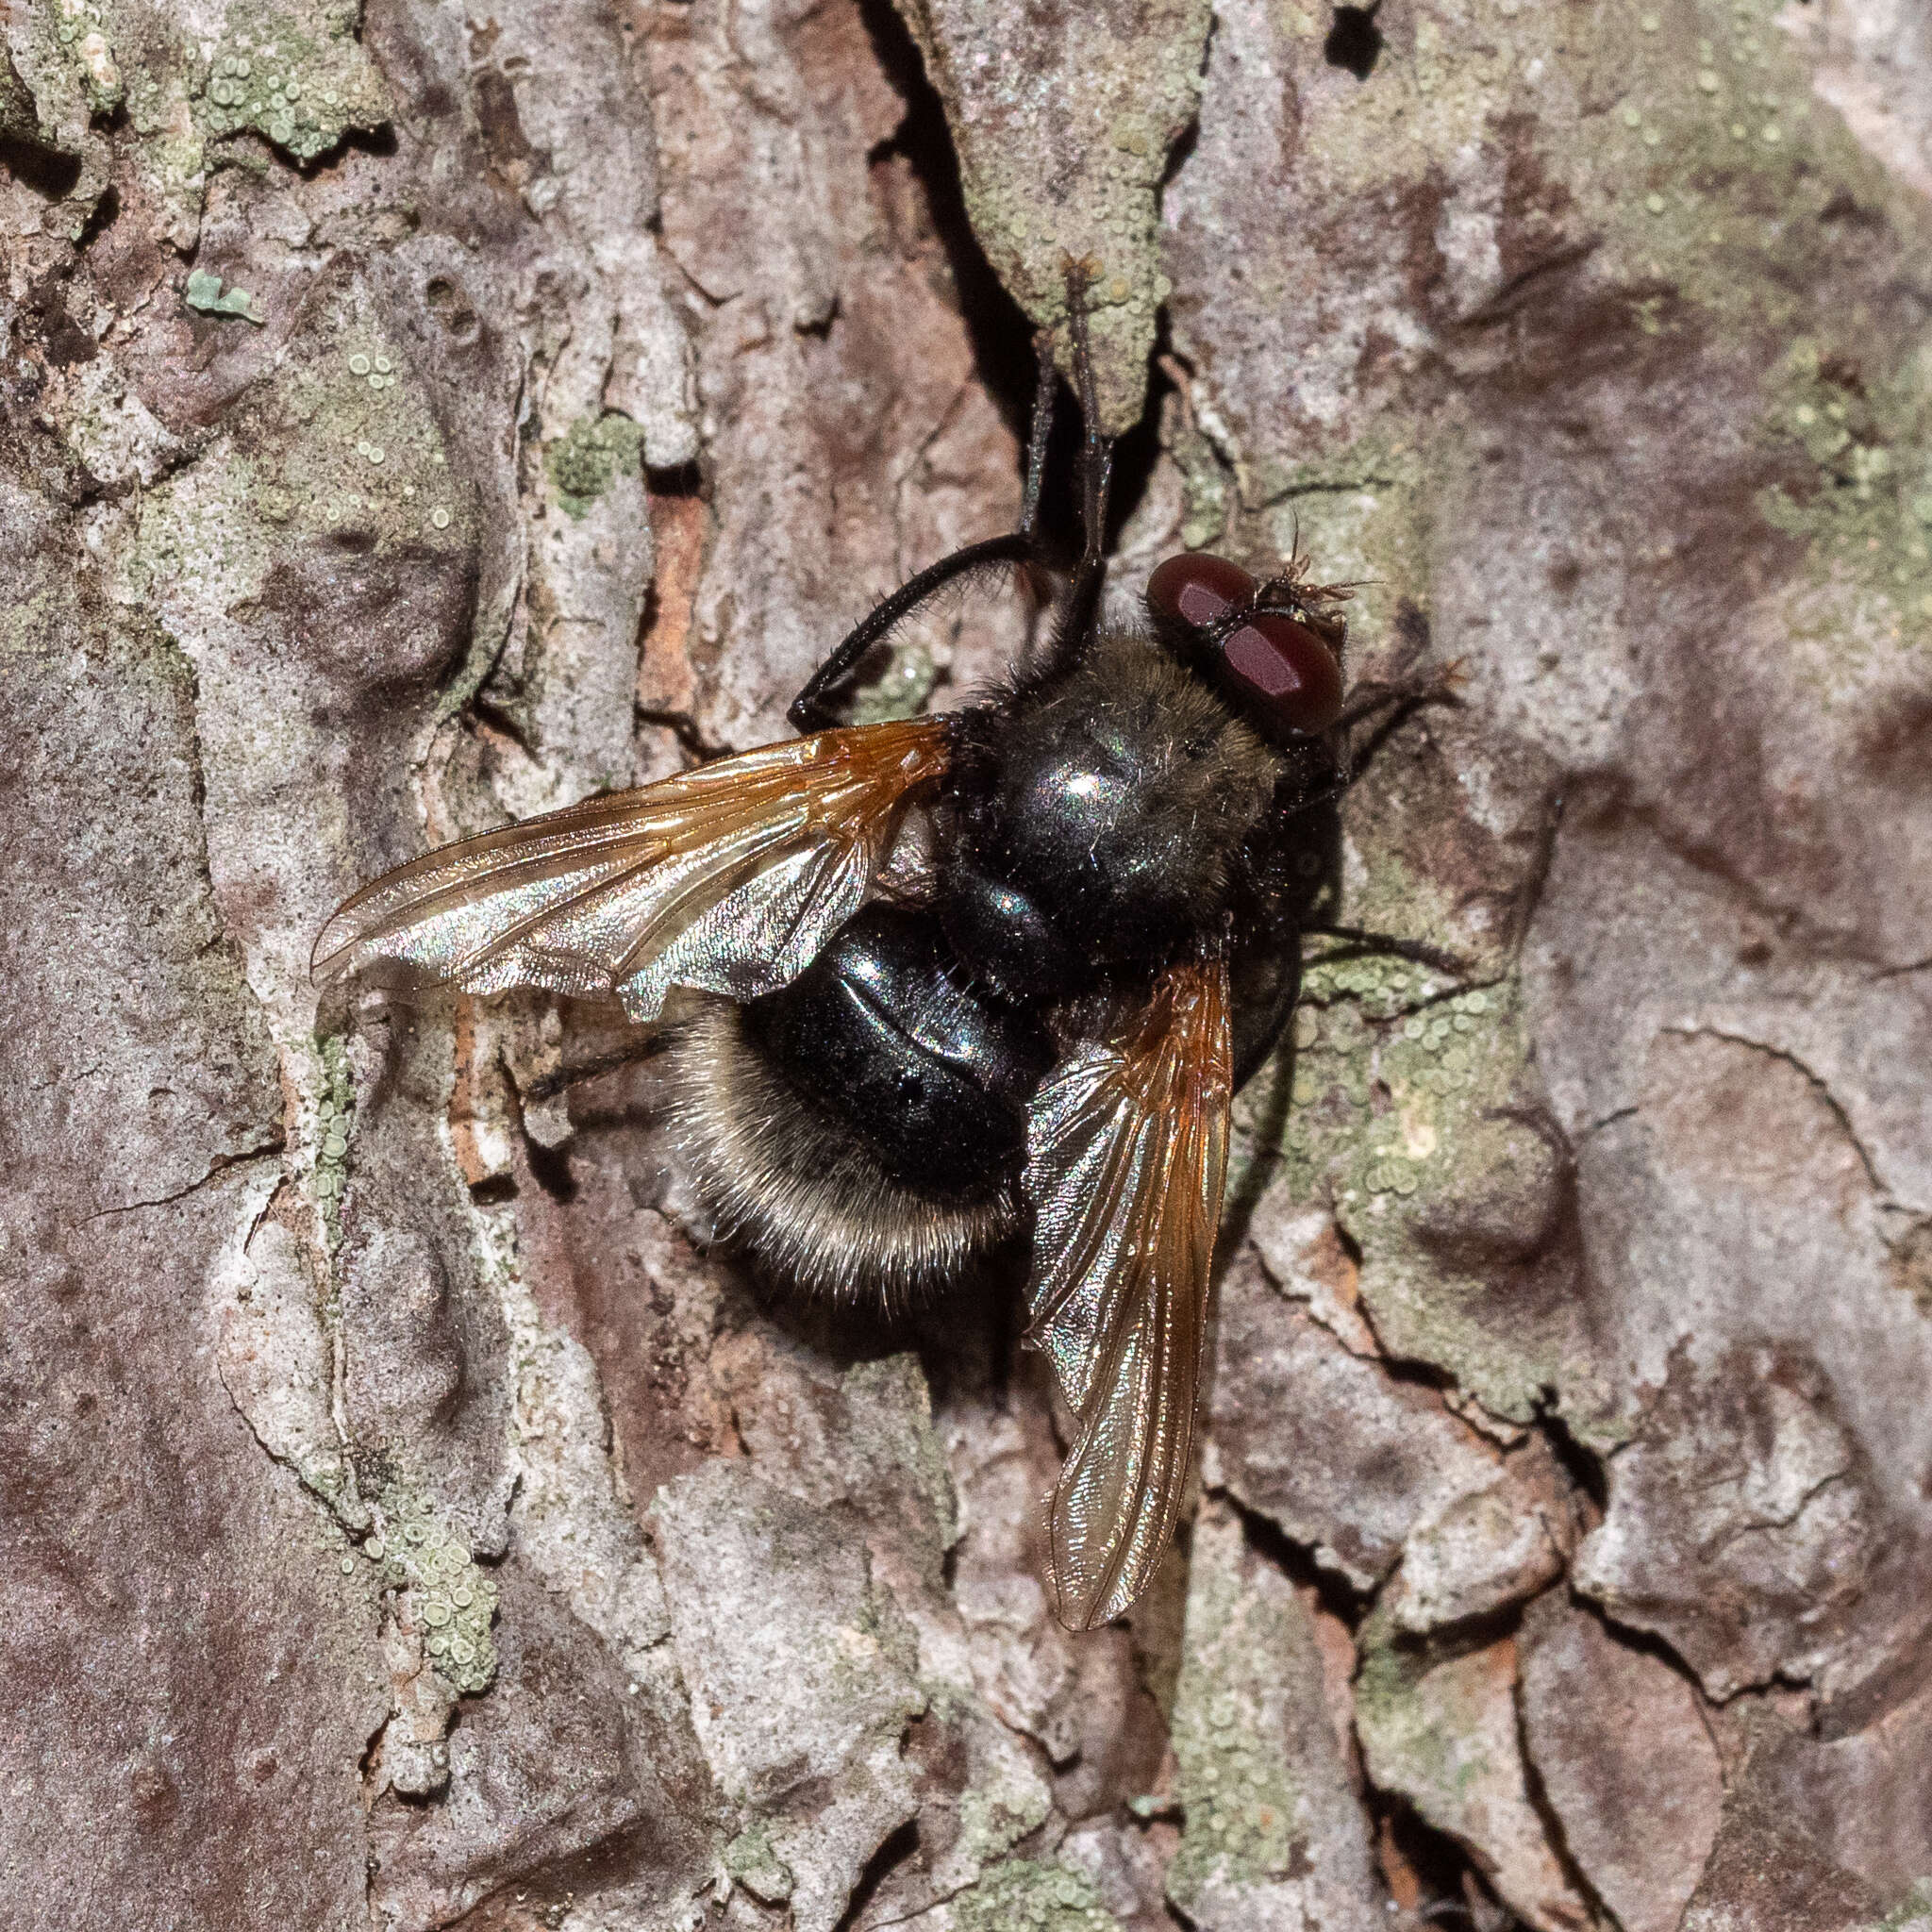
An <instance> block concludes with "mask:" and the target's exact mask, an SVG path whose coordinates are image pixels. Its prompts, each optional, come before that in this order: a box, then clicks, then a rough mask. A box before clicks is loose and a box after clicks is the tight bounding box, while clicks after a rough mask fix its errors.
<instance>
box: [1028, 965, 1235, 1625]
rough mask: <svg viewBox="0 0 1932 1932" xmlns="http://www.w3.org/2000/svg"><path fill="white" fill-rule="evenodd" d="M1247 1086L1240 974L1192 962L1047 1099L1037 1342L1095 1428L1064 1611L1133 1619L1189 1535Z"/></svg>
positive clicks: (1079, 1417)
mask: <svg viewBox="0 0 1932 1932" xmlns="http://www.w3.org/2000/svg"><path fill="white" fill-rule="evenodd" d="M1232 1087H1233V1078H1232V1071H1231V1048H1230V1026H1229V1019H1228V991H1227V969H1226V967H1225V966H1224V965H1223V964H1221V963H1220V962H1219V961H1214V962H1209V963H1207V964H1201V965H1186V966H1177V967H1175V968H1174V969H1173V970H1172V971H1170V972H1169V973H1167V974H1165V975H1164V976H1163V977H1162V978H1161V980H1160V982H1159V983H1158V986H1157V987H1156V989H1155V993H1154V998H1153V1000H1152V1002H1151V1003H1150V1004H1149V1006H1148V1007H1147V1008H1146V1010H1145V1011H1144V1013H1143V1014H1142V1015H1141V1019H1140V1021H1139V1023H1138V1024H1136V1025H1135V1026H1134V1027H1133V1028H1132V1030H1131V1031H1130V1032H1129V1033H1127V1034H1126V1035H1124V1037H1123V1038H1121V1039H1119V1040H1117V1041H1105V1042H1101V1043H1097V1044H1094V1045H1091V1046H1087V1047H1084V1048H1082V1049H1081V1051H1080V1052H1079V1053H1078V1054H1076V1055H1075V1056H1074V1058H1072V1059H1070V1060H1068V1061H1067V1062H1066V1063H1065V1064H1064V1065H1062V1066H1060V1067H1059V1068H1058V1069H1057V1070H1056V1071H1055V1072H1054V1073H1053V1074H1050V1075H1049V1076H1048V1078H1047V1079H1046V1081H1045V1082H1044V1083H1043V1084H1042V1085H1041V1090H1040V1091H1039V1093H1038V1094H1037V1095H1036V1096H1035V1098H1034V1101H1033V1105H1032V1108H1031V1111H1030V1114H1029V1117H1028V1122H1027V1132H1026V1175H1025V1191H1026V1196H1027V1199H1028V1201H1029V1202H1030V1204H1031V1205H1032V1207H1033V1209H1034V1213H1035V1217H1036V1219H1035V1224H1034V1235H1033V1253H1034V1263H1033V1282H1032V1286H1031V1289H1030V1295H1031V1306H1032V1312H1033V1324H1032V1329H1031V1331H1030V1332H1031V1337H1032V1339H1033V1340H1034V1341H1036V1342H1037V1343H1038V1344H1039V1345H1040V1346H1041V1348H1043V1349H1044V1350H1045V1351H1046V1353H1047V1354H1048V1355H1049V1356H1050V1357H1052V1360H1053V1365H1054V1371H1055V1373H1056V1374H1058V1377H1059V1383H1060V1388H1061V1390H1062V1391H1064V1392H1065V1394H1066V1398H1067V1401H1068V1404H1069V1405H1070V1406H1071V1407H1072V1409H1073V1411H1074V1419H1075V1422H1076V1424H1077V1428H1078V1435H1077V1437H1076V1440H1075V1441H1074V1447H1073V1452H1072V1454H1071V1455H1069V1456H1068V1457H1067V1461H1066V1466H1065V1467H1064V1468H1063V1469H1062V1470H1061V1471H1060V1478H1059V1481H1058V1484H1056V1485H1055V1487H1054V1491H1053V1493H1052V1494H1051V1495H1050V1496H1049V1497H1048V1499H1047V1505H1046V1507H1047V1529H1048V1535H1049V1539H1050V1550H1051V1557H1050V1561H1051V1567H1052V1579H1053V1587H1054V1592H1055V1597H1056V1600H1057V1601H1056V1608H1057V1609H1058V1614H1059V1618H1060V1621H1061V1622H1062V1623H1063V1624H1067V1625H1068V1626H1069V1627H1070V1628H1072V1629H1074V1630H1087V1629H1091V1628H1092V1627H1093V1626H1094V1625H1096V1624H1104V1623H1106V1622H1108V1619H1110V1618H1113V1617H1118V1616H1120V1615H1121V1614H1122V1613H1123V1612H1124V1611H1125V1610H1126V1609H1127V1608H1129V1607H1131V1606H1132V1604H1133V1603H1134V1601H1135V1600H1136V1598H1138V1597H1139V1596H1140V1595H1141V1591H1144V1590H1145V1589H1146V1587H1147V1585H1148V1584H1149V1582H1151V1581H1152V1579H1153V1576H1154V1573H1155V1571H1156V1570H1157V1569H1158V1567H1159V1564H1160V1559H1161V1557H1163V1556H1164V1555H1165V1554H1166V1552H1167V1546H1168V1542H1169V1541H1170V1539H1171V1538H1172V1536H1173V1534H1174V1517H1175V1515H1176V1514H1177V1512H1178V1511H1179V1508H1180V1503H1181V1492H1182V1490H1183V1488H1184V1487H1185V1485H1186V1482H1187V1475H1188V1456H1189V1451H1190V1449H1191V1444H1192V1441H1193V1429H1194V1394H1195V1391H1196V1389H1197V1387H1198V1386H1199V1383H1200V1376H1201V1344H1202V1336H1203V1333H1204V1330H1205V1326H1206V1322H1207V1312H1208V1268H1209V1265H1210V1263H1211V1262H1212V1260H1213V1256H1214V1230H1215V1225H1216V1224H1217V1223H1218V1222H1219V1220H1220V1218H1221V1196H1222V1189H1223V1186H1224V1183H1225V1180H1226V1176H1227V1112H1228V1102H1229V1098H1230V1094H1231V1091H1232Z"/></svg>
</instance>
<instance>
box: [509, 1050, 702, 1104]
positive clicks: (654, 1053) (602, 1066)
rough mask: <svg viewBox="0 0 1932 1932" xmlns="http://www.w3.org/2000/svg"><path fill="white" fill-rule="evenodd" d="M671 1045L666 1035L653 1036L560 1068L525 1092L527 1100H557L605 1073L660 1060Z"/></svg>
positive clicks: (540, 1078) (542, 1075)
mask: <svg viewBox="0 0 1932 1932" xmlns="http://www.w3.org/2000/svg"><path fill="white" fill-rule="evenodd" d="M670 1044H671V1041H670V1040H669V1039H668V1038H667V1037H666V1036H665V1035H664V1034H662V1033H651V1034H648V1035H646V1036H645V1037H644V1038H642V1039H641V1040H634V1041H631V1042H630V1044H629V1045H627V1046H620V1047H618V1048H616V1049H615V1050H614V1051H613V1052H610V1053H600V1054H597V1055H595V1056H593V1057H592V1058H590V1059H587V1060H578V1061H576V1062H575V1064H574V1065H571V1066H568V1067H558V1070H557V1071H556V1072H555V1073H554V1074H540V1075H539V1076H538V1077H537V1078H536V1079H534V1080H532V1081H531V1082H530V1084H529V1085H528V1086H527V1087H526V1088H525V1089H524V1090H523V1091H524V1098H525V1100H528V1101H531V1102H538V1101H544V1100H554V1099H555V1098H556V1097H557V1096H558V1094H559V1093H562V1092H565V1091H567V1090H569V1089H570V1088H572V1087H575V1086H577V1085H579V1084H580V1083H581V1082H583V1081H585V1080H594V1079H596V1078H598V1077H599V1076H600V1075H601V1074H614V1073H616V1072H617V1070H618V1069H619V1068H620V1067H634V1066H636V1065H638V1064H639V1062H640V1061H642V1060H649V1059H656V1058H657V1057H658V1055H659V1054H660V1053H662V1052H663V1051H664V1049H665V1048H666V1047H667V1046H669V1045H670Z"/></svg>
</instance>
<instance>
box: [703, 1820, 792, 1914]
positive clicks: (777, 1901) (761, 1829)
mask: <svg viewBox="0 0 1932 1932" xmlns="http://www.w3.org/2000/svg"><path fill="white" fill-rule="evenodd" d="M720 1858H721V1861H722V1863H723V1864H724V1870H725V1871H726V1873H728V1874H730V1877H731V1880H732V1883H733V1884H735V1885H741V1886H742V1887H743V1888H744V1889H745V1890H746V1891H748V1892H750V1893H751V1895H752V1896H753V1897H754V1898H755V1899H757V1900H758V1903H759V1904H760V1905H767V1906H782V1905H783V1904H784V1903H785V1901H786V1900H787V1899H789V1898H790V1897H791V1890H792V1887H793V1885H794V1884H795V1883H796V1880H795V1879H794V1878H793V1876H792V1873H791V1866H790V1865H788V1864H787V1863H786V1862H785V1860H784V1859H783V1858H781V1857H779V1856H778V1854H777V1852H776V1851H775V1850H774V1847H773V1844H772V1839H771V1833H770V1831H769V1830H768V1829H767V1827H766V1825H765V1824H764V1822H763V1821H762V1820H761V1819H755V1820H754V1821H753V1822H752V1823H751V1824H748V1825H746V1826H745V1828H744V1829H743V1830H742V1831H741V1832H740V1833H739V1834H738V1836H737V1837H736V1838H735V1839H733V1840H731V1842H730V1843H729V1844H728V1845H726V1846H725V1847H724V1851H723V1853H722V1854H720Z"/></svg>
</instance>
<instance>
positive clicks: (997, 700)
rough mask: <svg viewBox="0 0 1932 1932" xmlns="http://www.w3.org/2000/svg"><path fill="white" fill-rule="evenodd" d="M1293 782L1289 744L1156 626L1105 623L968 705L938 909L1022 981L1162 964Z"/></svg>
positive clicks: (986, 965)
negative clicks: (1211, 685) (1232, 700)
mask: <svg viewBox="0 0 1932 1932" xmlns="http://www.w3.org/2000/svg"><path fill="white" fill-rule="evenodd" d="M1292 782H1294V777H1293V768H1292V760H1291V758H1288V757H1286V756H1284V754H1283V753H1282V752H1281V751H1280V750H1279V749H1278V748H1276V747H1274V746H1271V745H1268V744H1266V743H1264V742H1263V741H1261V739H1260V738H1259V737H1258V736H1257V734H1256V733H1255V732H1254V731H1253V730H1252V729H1251V728H1250V727H1249V726H1248V725H1247V724H1244V723H1243V722H1242V721H1241V719H1240V718H1238V717H1237V716H1236V715H1235V714H1234V712H1233V711H1232V710H1231V709H1230V708H1228V707H1227V706H1226V705H1225V704H1224V703H1223V702H1222V701H1221V699H1220V698H1219V697H1218V696H1217V695H1216V694H1215V693H1214V692H1213V691H1210V690H1209V689H1208V687H1207V686H1206V685H1205V684H1203V683H1202V681H1201V680H1200V679H1198V678H1197V677H1194V676H1192V675H1190V673H1189V672H1188V671H1187V670H1186V669H1185V668H1184V667H1182V666H1181V665H1179V664H1178V663H1176V662H1175V661H1174V658H1172V657H1171V656H1170V655H1169V654H1168V653H1167V652H1165V651H1164V650H1162V649H1161V647H1160V646H1159V645H1158V643H1156V642H1155V641H1153V640H1152V639H1150V638H1148V637H1146V636H1143V635H1141V634H1139V633H1136V632H1132V631H1103V632H1101V633H1099V634H1098V635H1096V636H1095V637H1094V638H1093V639H1092V640H1091V642H1090V643H1089V645H1088V646H1087V648H1086V649H1085V650H1084V651H1083V652H1082V653H1081V654H1080V656H1079V657H1078V658H1077V659H1076V660H1075V661H1074V662H1073V663H1072V664H1071V665H1068V666H1066V667H1064V668H1062V669H1058V670H1056V671H1050V672H1047V673H1044V674H1041V675H1035V676H1033V677H1030V678H1029V677H1022V678H1020V679H1017V680H1015V682H1014V684H1013V685H1012V686H1011V687H1010V688H1009V689H1008V690H1007V691H1003V692H999V693H996V694H995V697H994V699H993V700H992V701H991V703H989V704H987V705H985V706H983V707H979V708H974V709H970V710H968V711H966V712H964V713H962V714H961V716H960V720H959V724H958V743H957V746H956V750H955V760H954V770H953V773H952V774H950V776H949V779H948V784H947V787H946V791H945V794H944V796H943V798H942V799H941V804H940V808H939V810H938V813H937V820H938V826H937V830H938V842H939V851H940V865H939V874H938V880H937V887H936V909H937V911H938V915H939V918H940V921H941V924H942V925H943V926H944V928H945V931H946V934H947V936H948V938H949V939H950V940H951V941H952V942H953V944H954V946H955V948H956V950H957V951H958V954H959V955H960V957H961V958H962V959H963V960H964V961H965V962H966V963H967V964H968V966H969V967H970V968H971V969H972V970H973V971H974V973H975V974H978V975H980V976H983V977H984V978H986V979H987V980H988V981H990V982H991V984H993V985H995V986H998V987H1000V988H1002V989H1004V990H1005V991H1008V993H1010V994H1012V995H1014V996H1022V997H1030V998H1036V999H1041V998H1044V999H1053V998H1056V997H1074V996H1077V995H1078V994H1080V993H1082V992H1084V991H1088V990H1089V989H1090V988H1091V986H1092V985H1093V984H1094V983H1095V982H1096V981H1098V980H1102V979H1105V978H1107V977H1108V976H1112V975H1116V974H1145V973H1147V972H1149V971H1158V969H1159V968H1160V967H1162V966H1164V965H1166V964H1168V963H1170V962H1171V961H1172V960H1173V959H1174V958H1176V957H1178V956H1179V955H1180V954H1181V953H1182V952H1184V951H1186V950H1188V949H1189V948H1190V947H1191V945H1194V944H1196V943H1198V941H1199V940H1200V939H1201V937H1202V936H1203V935H1204V934H1205V935H1208V936H1209V937H1210V938H1211V937H1212V936H1213V935H1215V934H1216V933H1217V932H1218V931H1219V929H1220V928H1221V927H1222V926H1223V925H1224V924H1225V923H1226V921H1227V920H1228V918H1229V917H1230V915H1232V914H1234V913H1235V912H1236V911H1237V910H1239V909H1240V908H1241V901H1242V899H1243V897H1244V894H1245V891H1246V889H1247V887H1248V884H1249V882H1250V877H1251V874H1253V872H1254V862H1255V858H1256V855H1255V853H1254V852H1253V851H1252V850H1251V847H1253V846H1254V845H1255V843H1256V842H1257V841H1261V842H1266V841H1267V840H1268V839H1269V838H1270V837H1271V836H1272V834H1271V829H1270V828H1271V824H1272V815H1273V812H1274V807H1275V805H1276V803H1277V800H1278V796H1279V793H1280V791H1281V789H1282V787H1283V785H1284V784H1285V783H1292Z"/></svg>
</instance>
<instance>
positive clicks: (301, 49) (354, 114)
mask: <svg viewBox="0 0 1932 1932" xmlns="http://www.w3.org/2000/svg"><path fill="white" fill-rule="evenodd" d="M359 12H360V8H359V6H358V5H355V4H335V5H329V4H320V5H313V6H308V7H300V8H291V9H286V10H285V9H282V8H274V7H257V6H250V5H245V4H232V5H230V7H229V8H228V10H227V17H226V21H225V26H224V30H223V35H222V39H221V41H220V42H219V44H218V45H217V46H216V48H215V50H214V54H213V57H212V58H210V60H209V61H208V71H207V73H206V74H205V75H203V76H202V82H201V91H200V93H199V95H198V96H197V99H196V103H195V106H196V110H197V118H198V119H199V121H200V123H201V125H203V126H204V127H205V128H206V130H207V132H208V135H209V136H210V137H221V136H225V135H235V134H241V133H243V132H246V131H249V130H253V131H254V132H255V133H257V134H259V135H261V136H262V137H263V139H264V140H267V141H270V142H274V143H275V146H276V147H278V148H280V149H281V150H282V151H283V153H285V154H287V155H290V156H291V157H292V158H294V159H296V160H298V161H311V160H315V159H317V158H319V157H321V156H323V155H325V154H327V153H328V152H329V151H330V150H331V149H333V148H335V147H337V146H339V145H340V144H341V140H342V138H343V136H344V135H346V134H348V133H349V132H350V131H351V130H352V129H360V130H363V131H367V130H370V129H373V128H376V127H379V126H381V125H382V124H383V123H384V121H386V120H387V119H388V118H389V99H388V95H387V93H386V92H385V91H384V88H383V85H382V82H381V79H380V78H379V77H378V75H376V72H375V68H374V67H372V66H371V65H370V63H369V60H368V58H366V57H365V55H364V54H363V52H362V49H361V46H360V45H359V43H358V41H357V38H356V26H357V19H358V14H359Z"/></svg>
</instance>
